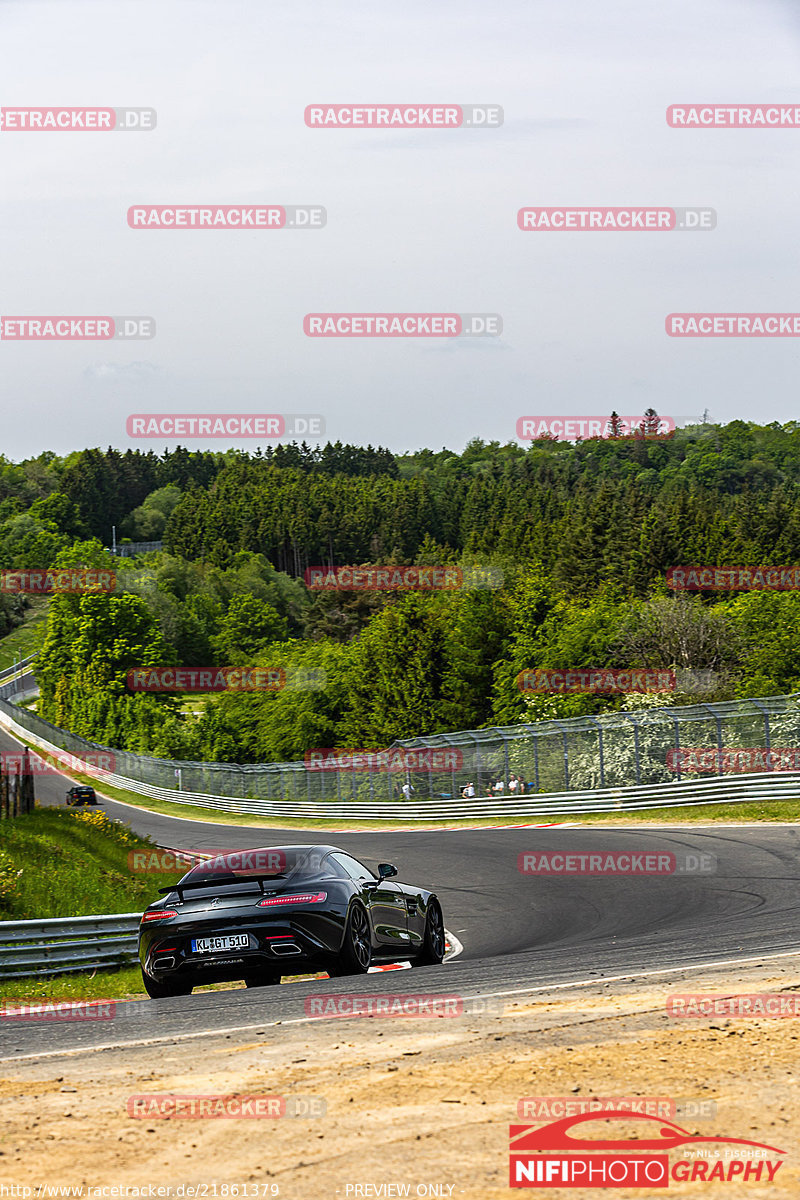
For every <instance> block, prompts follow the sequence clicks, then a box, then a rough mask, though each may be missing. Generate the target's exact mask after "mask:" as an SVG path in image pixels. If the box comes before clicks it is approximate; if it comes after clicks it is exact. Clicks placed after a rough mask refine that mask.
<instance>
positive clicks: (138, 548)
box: [106, 542, 164, 558]
mask: <svg viewBox="0 0 800 1200" xmlns="http://www.w3.org/2000/svg"><path fill="white" fill-rule="evenodd" d="M106 549H108V552H109V554H115V555H116V556H117V558H134V557H135V556H136V555H137V554H154V553H155V552H156V551H157V550H163V549H164V543H163V542H118V543H117V546H116V549H113V548H112V549H109V548H108V547H106Z"/></svg>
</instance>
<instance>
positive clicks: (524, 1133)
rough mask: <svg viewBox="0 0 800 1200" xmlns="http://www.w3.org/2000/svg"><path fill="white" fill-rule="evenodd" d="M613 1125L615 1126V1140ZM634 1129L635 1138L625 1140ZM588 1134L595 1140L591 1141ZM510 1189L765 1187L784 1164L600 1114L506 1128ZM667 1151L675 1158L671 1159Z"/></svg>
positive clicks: (756, 1148)
mask: <svg viewBox="0 0 800 1200" xmlns="http://www.w3.org/2000/svg"><path fill="white" fill-rule="evenodd" d="M614 1122H617V1123H618V1124H619V1123H621V1126H622V1127H621V1129H620V1133H625V1134H626V1136H619V1137H614V1136H613V1134H614V1132H615V1129H614ZM631 1128H634V1129H636V1130H637V1132H638V1136H635V1137H632V1136H630V1130H631ZM592 1134H594V1136H592ZM509 1138H510V1146H509V1153H510V1178H509V1184H510V1186H511V1187H518V1188H519V1187H531V1188H533V1187H535V1188H547V1187H549V1188H564V1187H575V1188H590V1187H617V1188H622V1187H642V1188H644V1187H652V1188H667V1187H669V1186H670V1182H673V1183H710V1182H711V1181H712V1180H719V1181H723V1182H726V1183H734V1182H738V1181H742V1182H748V1183H765V1184H766V1183H771V1182H772V1180H773V1179H774V1178H775V1176H776V1175H777V1173H778V1171H779V1170H780V1168H781V1166H782V1160H781V1159H777V1158H776V1157H775V1156H776V1155H779V1154H780V1155H782V1154H785V1153H786V1151H785V1150H779V1149H777V1147H775V1146H768V1145H766V1144H765V1143H763V1142H751V1141H748V1140H747V1139H744V1138H731V1137H717V1136H713V1135H712V1136H699V1135H693V1134H691V1133H689V1132H688V1131H687V1130H685V1129H681V1127H680V1126H679V1125H675V1124H674V1123H673V1122H672V1121H667V1120H664V1119H663V1118H656V1117H650V1116H647V1115H645V1114H643V1113H633V1112H630V1111H628V1112H626V1111H624V1110H619V1111H606V1112H604V1113H603V1115H602V1117H598V1116H597V1114H595V1113H588V1114H586V1115H584V1116H574V1117H564V1118H562V1119H561V1120H560V1121H552V1122H550V1123H549V1124H548V1125H542V1126H540V1127H538V1128H537V1127H536V1126H534V1125H511V1126H510V1127H509ZM670 1152H677V1153H674V1155H673V1158H671V1157H670Z"/></svg>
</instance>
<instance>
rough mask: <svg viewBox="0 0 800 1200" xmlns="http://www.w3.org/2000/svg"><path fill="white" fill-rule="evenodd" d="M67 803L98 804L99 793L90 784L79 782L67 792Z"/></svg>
mask: <svg viewBox="0 0 800 1200" xmlns="http://www.w3.org/2000/svg"><path fill="white" fill-rule="evenodd" d="M67 804H68V805H69V804H97V794H96V792H95V790H94V788H93V787H89V786H88V784H78V785H76V786H75V787H71V788H70V789H69V791H68V792H67Z"/></svg>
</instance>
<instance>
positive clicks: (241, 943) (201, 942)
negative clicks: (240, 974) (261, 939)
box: [192, 933, 250, 954]
mask: <svg viewBox="0 0 800 1200" xmlns="http://www.w3.org/2000/svg"><path fill="white" fill-rule="evenodd" d="M249 945H250V937H249V935H248V934H246V933H226V934H223V935H222V936H220V937H204V938H192V950H193V951H194V953H195V954H215V953H217V951H225V950H243V949H245V948H246V947H247V946H249Z"/></svg>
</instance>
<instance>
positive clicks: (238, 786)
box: [0, 673, 800, 822]
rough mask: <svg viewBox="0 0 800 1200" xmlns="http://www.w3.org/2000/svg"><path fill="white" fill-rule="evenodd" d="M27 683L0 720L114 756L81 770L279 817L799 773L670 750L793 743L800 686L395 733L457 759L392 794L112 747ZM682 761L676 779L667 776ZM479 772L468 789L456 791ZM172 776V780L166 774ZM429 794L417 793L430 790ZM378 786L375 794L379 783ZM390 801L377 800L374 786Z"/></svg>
mask: <svg viewBox="0 0 800 1200" xmlns="http://www.w3.org/2000/svg"><path fill="white" fill-rule="evenodd" d="M32 686H35V681H34V680H33V677H32V675H31V674H30V673H28V674H26V675H25V676H20V677H18V678H17V679H16V680H15V681H12V682H10V683H7V684H5V685H2V684H0V727H3V728H5V729H7V730H8V731H9V732H11V733H14V734H16V735H17V736H18V737H20V738H21V739H23V740H24V741H26V742H28V743H29V744H31V745H33V746H35V747H37V748H40V749H42V750H44V751H49V752H50V753H54V754H55V753H58V752H62V751H67V752H68V753H70V754H74V755H76V756H77V757H79V758H83V757H84V756H85V755H86V754H87V753H88V754H89V755H90V758H91V757H94V755H95V753H96V752H97V751H100V752H102V753H104V754H105V755H108V754H109V753H110V754H112V755H113V756H114V757H115V759H116V764H117V773H116V774H114V775H109V774H101V773H99V772H97V771H92V770H90V769H88V768H87V770H86V772H85V773H86V774H87V775H93V776H94V777H95V778H97V779H98V780H99V781H100V785H101V786H102V783H103V781H106V782H107V783H108V784H109V785H110V786H112V787H119V788H122V789H124V790H126V791H129V792H133V793H138V794H140V795H142V796H150V797H153V798H156V799H159V800H163V801H166V802H168V803H180V804H186V805H190V806H191V805H194V806H202V807H205V808H212V809H218V810H220V811H222V812H232V813H243V814H257V815H261V816H267V817H277V818H285V819H291V818H303V817H305V818H316V819H326V818H327V819H331V818H332V819H335V820H337V821H339V820H342V821H347V820H362V821H363V820H379V821H384V820H388V821H394V822H398V821H424V820H463V819H465V818H484V819H485V818H489V817H491V818H494V817H500V818H501V819H509V818H513V819H519V818H524V817H540V816H552V815H556V814H569V813H581V812H614V811H620V810H627V811H636V810H641V809H650V808H665V807H671V806H680V805H688V804H695V805H696V804H724V803H736V802H743V801H748V800H750V801H753V800H758V801H760V802H764V801H770V800H773V801H774V800H787V801H792V800H797V799H799V798H800V773H794V774H789V773H786V772H771V773H754V774H750V775H739V774H737V775H733V776H732V775H723V774H722V769H721V768H720V772H719V776H718V777H717V778H708V777H707V776H706V777H703V778H697V777H692V778H689V779H686V778H681V776H680V772H679V770H678V769H677V768H676V771H675V772H674V773H673V771H672V770H670V768H669V766H668V762H669V757H670V756H671V755H675V756H677V759H678V761H679V760H680V755H679V753H678V752H679V751H680V750H681V749H682V748H686V747H691V746H704V747H709V748H710V747H715V748H717V749H719V750H723V749H724V748H725V747H730V746H734V747H736V746H756V747H757V746H764V747H766V748H767V749H769V748H770V747H772V748H774V749H776V750H777V749H779V748H780V747H785V746H798V745H800V694H795V695H791V696H772V697H764V698H761V699H752V700H731V701H722V702H718V703H714V704H711V703H703V704H695V705H685V706H682V707H677V708H658V709H652V710H650V711H647V712H626V711H619V712H617V711H614V712H610V713H604V714H600V715H598V716H596V717H595V716H590V717H572V718H565V719H564V720H558V721H553V720H551V721H539V722H537V723H534V724H528V725H516V726H506V727H492V728H487V729H477V730H468V731H464V730H461V731H458V732H453V733H448V734H435V735H432V736H429V737H427V738H416V739H408V740H404V741H402V742H395V743H394V744H393V747H391V748H390V749H393V748H401V749H403V750H412V751H420V750H426V751H428V750H431V751H435V750H448V749H453V748H455V749H457V755H458V757H459V763H460V766H459V767H458V768H456V767H453V769H452V770H450V769H448V771H447V772H446V773H438V772H432V771H430V770H426V769H425V768H424V767H418V768H417V769H415V770H413V771H411V770H409V772H408V773H407V775H406V778H407V779H408V780H409V782H411V783H412V785H413V787H414V790H415V791H416V792H417V793H418V795H419V797H420V798H419V799H417V800H414V801H405V800H398V799H395V800H394V801H391V800H389V799H388V797H389V796H391V795H392V794H393V793H394V794H395V796H396V795H397V790H398V788H399V782H400V779H402V776H400V779H398V775H397V773H394V774H393V773H392V772H390V771H384V770H383V769H380V770H372V769H370V771H369V772H368V773H367V772H364V773H360V772H358V771H355V770H350V769H348V768H340V769H338V770H334V771H314V770H312V769H310V768H307V767H306V765H305V764H304V763H302V762H293V763H258V764H246V765H240V764H236V763H198V762H171V761H168V760H166V759H157V758H152V757H149V756H147V755H139V754H134V753H132V752H131V751H127V750H109V749H108V748H107V747H104V746H99V745H97V744H96V743H93V742H89V741H86V739H84V738H81V737H78V736H76V735H75V734H73V733H70V732H69V730H66V729H59V728H58V727H57V726H55V725H51V724H50V723H49V722H47V721H45V720H43V719H42V718H41V717H39V716H38V715H37V714H36V713H34V712H31V711H29V710H27V709H24V708H21V707H19V706H18V705H17V704H15V703H13V701H14V700H18V699H19V697H20V692H19V691H18V690H17V689H25V692H26V693H28V689H29V688H31V687H32ZM515 774H516V776H517V777H518V778H520V779H524V780H525V781H526V784H527V786H526V792H525V794H524V795H522V794H519V793H518V792H515V791H514V790H512V788H511V787H510V783H511V780H512V778H513V776H514V775H515ZM675 774H677V779H676V778H675ZM472 780H474V781H475V782H476V783H477V794H476V796H475V797H474V798H472V799H467V798H463V797H461V796H460V795H459V793H460V789H461V788H462V787H463V786H464V784H466V783H467V782H468V781H472ZM482 780H483V781H488V783H489V784H490V785H491V782H492V781H493V780H501V781H503V788H502V791H501V792H500V794H498V793H497V792H494V793H492V794H487V795H481V791H482V787H483V784H482ZM173 782H176V783H177V786H173ZM426 793H427V797H428V798H427V799H425V800H422V799H421V797H422V796H423V795H426ZM376 794H377V796H376ZM381 795H382V796H385V797H387V799H386V800H381V799H378V798H377V797H380V796H381Z"/></svg>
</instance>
